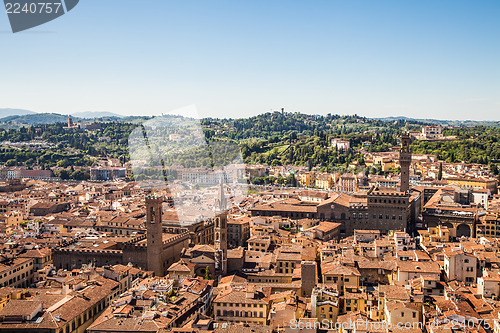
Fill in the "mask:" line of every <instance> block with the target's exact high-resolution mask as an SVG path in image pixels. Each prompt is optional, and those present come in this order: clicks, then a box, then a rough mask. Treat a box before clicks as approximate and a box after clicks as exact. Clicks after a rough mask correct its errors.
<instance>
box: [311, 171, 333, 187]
mask: <svg viewBox="0 0 500 333" xmlns="http://www.w3.org/2000/svg"><path fill="white" fill-rule="evenodd" d="M315 185H316V187H317V188H321V189H324V190H328V189H330V188H331V187H332V186H333V177H332V175H331V174H330V173H326V172H325V173H321V174H319V175H317V176H316V183H315Z"/></svg>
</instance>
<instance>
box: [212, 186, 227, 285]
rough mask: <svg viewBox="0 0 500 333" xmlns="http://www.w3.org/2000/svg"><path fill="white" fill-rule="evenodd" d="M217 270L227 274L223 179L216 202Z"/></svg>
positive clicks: (215, 239) (215, 238)
mask: <svg viewBox="0 0 500 333" xmlns="http://www.w3.org/2000/svg"><path fill="white" fill-rule="evenodd" d="M215 209H216V211H215V215H216V216H215V219H214V222H215V235H214V236H215V237H214V243H215V244H214V245H215V265H216V266H215V270H216V271H217V272H218V273H220V274H221V275H226V274H227V211H226V209H227V201H226V197H225V195H224V185H223V183H222V177H221V179H220V182H219V192H218V195H217V200H216V202H215Z"/></svg>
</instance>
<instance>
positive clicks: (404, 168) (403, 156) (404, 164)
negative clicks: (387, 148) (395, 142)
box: [399, 133, 411, 192]
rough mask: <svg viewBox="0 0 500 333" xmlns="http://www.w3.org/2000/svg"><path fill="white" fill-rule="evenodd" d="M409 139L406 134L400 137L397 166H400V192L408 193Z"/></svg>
mask: <svg viewBox="0 0 500 333" xmlns="http://www.w3.org/2000/svg"><path fill="white" fill-rule="evenodd" d="M410 141H411V140H410V137H409V135H408V134H406V133H403V134H402V135H401V149H400V151H399V165H401V187H400V189H399V190H400V191H401V192H408V191H409V190H410V164H411V151H410Z"/></svg>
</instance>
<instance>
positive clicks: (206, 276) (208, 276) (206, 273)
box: [205, 266, 212, 280]
mask: <svg viewBox="0 0 500 333" xmlns="http://www.w3.org/2000/svg"><path fill="white" fill-rule="evenodd" d="M205 280H212V277H211V276H210V269H209V267H208V266H207V267H206V268H205Z"/></svg>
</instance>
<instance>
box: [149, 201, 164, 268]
mask: <svg viewBox="0 0 500 333" xmlns="http://www.w3.org/2000/svg"><path fill="white" fill-rule="evenodd" d="M162 204H163V198H162V197H156V196H147V197H146V211H147V212H146V233H147V262H148V267H147V270H148V271H153V272H154V273H155V275H156V276H164V269H163V260H162V258H161V253H162V250H163V232H162V231H163V229H162V224H161V221H162Z"/></svg>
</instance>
